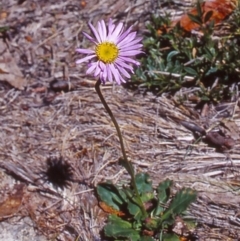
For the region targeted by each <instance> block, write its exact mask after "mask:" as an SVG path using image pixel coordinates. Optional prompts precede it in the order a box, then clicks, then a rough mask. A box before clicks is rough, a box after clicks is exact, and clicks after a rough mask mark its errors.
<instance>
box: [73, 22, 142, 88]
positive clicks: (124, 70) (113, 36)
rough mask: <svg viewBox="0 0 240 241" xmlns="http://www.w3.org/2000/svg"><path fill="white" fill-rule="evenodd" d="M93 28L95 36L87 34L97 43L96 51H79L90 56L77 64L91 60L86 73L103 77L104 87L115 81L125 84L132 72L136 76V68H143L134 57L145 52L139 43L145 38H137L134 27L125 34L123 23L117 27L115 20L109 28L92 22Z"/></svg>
mask: <svg viewBox="0 0 240 241" xmlns="http://www.w3.org/2000/svg"><path fill="white" fill-rule="evenodd" d="M89 27H90V29H91V31H92V34H93V36H90V35H88V34H87V33H83V34H84V35H85V36H86V37H87V38H88V39H89V40H90V41H91V42H93V43H94V44H95V49H94V50H91V49H76V51H77V52H78V53H81V54H87V56H86V57H84V58H81V59H79V60H77V61H76V63H77V64H81V63H83V62H86V61H90V63H89V68H88V70H87V72H86V73H87V74H91V73H94V76H95V77H97V76H99V77H100V80H101V82H102V83H103V84H104V83H105V82H106V81H110V82H113V81H114V80H115V81H116V82H117V83H118V84H121V83H125V82H126V80H125V79H129V78H130V77H131V76H130V73H133V66H134V65H136V66H138V65H140V63H139V62H138V61H136V60H134V57H135V56H136V55H137V54H140V53H142V51H141V47H142V44H140V43H139V42H141V40H142V38H139V37H136V35H137V33H136V32H132V31H131V30H132V26H131V27H130V28H128V29H127V30H125V31H124V28H123V23H119V24H118V25H117V26H116V25H114V24H113V22H112V20H111V19H110V20H109V23H108V26H106V24H105V22H104V21H103V20H101V21H99V22H98V29H96V28H94V27H93V25H92V24H91V23H89Z"/></svg>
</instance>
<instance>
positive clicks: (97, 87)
mask: <svg viewBox="0 0 240 241" xmlns="http://www.w3.org/2000/svg"><path fill="white" fill-rule="evenodd" d="M100 85H101V80H100V79H99V80H98V81H97V82H96V84H95V90H96V92H97V94H98V96H99V98H100V100H101V102H102V104H103V106H104V108H105V109H106V111H107V113H108V114H109V116H110V117H111V120H112V122H113V124H114V126H115V128H116V130H117V135H118V138H119V141H120V145H121V150H122V154H123V159H124V161H125V162H124V163H125V164H126V165H127V167H125V165H124V167H125V168H126V170H127V171H128V173H129V175H130V176H131V183H132V186H133V188H134V191H135V193H136V196H137V199H138V205H139V207H140V208H141V210H142V214H143V215H144V216H145V217H146V216H147V212H146V210H145V208H144V206H143V203H142V200H141V198H140V195H139V192H138V189H137V185H136V181H135V175H134V170H133V166H132V164H131V163H130V162H129V161H128V159H127V155H126V151H125V147H124V144H123V138H122V134H121V131H120V128H119V125H118V123H117V121H116V119H115V117H114V115H113V113H112V111H111V109H110V108H109V106H108V104H107V102H106V101H105V99H104V97H103V95H102V93H101V90H100Z"/></svg>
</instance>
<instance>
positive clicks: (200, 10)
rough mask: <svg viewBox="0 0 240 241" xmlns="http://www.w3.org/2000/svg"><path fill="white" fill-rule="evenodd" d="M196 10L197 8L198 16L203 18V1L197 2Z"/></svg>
mask: <svg viewBox="0 0 240 241" xmlns="http://www.w3.org/2000/svg"><path fill="white" fill-rule="evenodd" d="M196 8H197V14H198V16H199V17H202V15H203V11H202V6H201V1H200V0H198V1H197V6H196Z"/></svg>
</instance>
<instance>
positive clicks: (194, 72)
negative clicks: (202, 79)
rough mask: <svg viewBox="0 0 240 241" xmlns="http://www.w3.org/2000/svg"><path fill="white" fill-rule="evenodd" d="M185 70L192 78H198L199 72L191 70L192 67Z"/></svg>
mask: <svg viewBox="0 0 240 241" xmlns="http://www.w3.org/2000/svg"><path fill="white" fill-rule="evenodd" d="M184 70H185V71H186V72H187V73H189V74H190V75H192V76H197V75H198V72H197V71H196V70H195V69H193V68H190V67H184Z"/></svg>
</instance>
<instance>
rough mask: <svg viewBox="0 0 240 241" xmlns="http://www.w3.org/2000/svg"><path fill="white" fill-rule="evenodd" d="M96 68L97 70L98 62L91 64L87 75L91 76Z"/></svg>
mask: <svg viewBox="0 0 240 241" xmlns="http://www.w3.org/2000/svg"><path fill="white" fill-rule="evenodd" d="M96 68H97V62H96V63H93V64H91V66H90V67H89V68H88V70H87V72H86V74H91V73H92V72H93V71H94V70H95V69H96Z"/></svg>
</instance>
